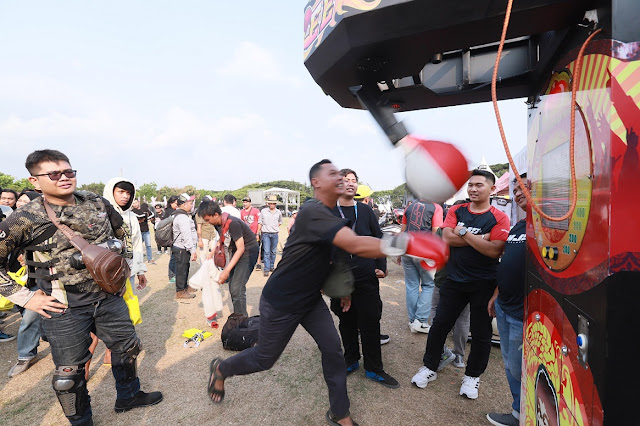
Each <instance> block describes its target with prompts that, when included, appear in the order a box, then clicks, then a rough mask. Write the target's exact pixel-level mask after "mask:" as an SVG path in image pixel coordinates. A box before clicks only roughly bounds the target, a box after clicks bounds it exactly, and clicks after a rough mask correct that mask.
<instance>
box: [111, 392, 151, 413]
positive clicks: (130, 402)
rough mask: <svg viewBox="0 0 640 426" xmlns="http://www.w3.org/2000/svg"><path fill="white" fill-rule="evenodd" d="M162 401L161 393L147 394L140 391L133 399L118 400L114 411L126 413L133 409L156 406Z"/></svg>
mask: <svg viewBox="0 0 640 426" xmlns="http://www.w3.org/2000/svg"><path fill="white" fill-rule="evenodd" d="M160 401H162V393H160V392H151V393H146V392H143V391H139V392H138V393H137V394H135V396H133V397H132V398H128V399H116V406H115V407H114V409H115V410H116V413H124V412H125V411H129V410H131V409H133V408H138V407H149V406H150V405H156V404H158V403H159V402H160Z"/></svg>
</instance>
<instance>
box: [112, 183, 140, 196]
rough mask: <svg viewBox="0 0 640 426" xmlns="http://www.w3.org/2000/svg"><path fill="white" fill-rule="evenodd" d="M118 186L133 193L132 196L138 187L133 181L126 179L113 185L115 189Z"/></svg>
mask: <svg viewBox="0 0 640 426" xmlns="http://www.w3.org/2000/svg"><path fill="white" fill-rule="evenodd" d="M116 188H120V189H124V190H125V191H127V192H129V194H131V197H133V196H134V195H135V194H134V192H135V191H136V189H135V188H134V186H133V184H132V183H131V182H127V181H125V180H123V181H120V182H118V183H116V184H115V185H113V189H114V190H115V189H116Z"/></svg>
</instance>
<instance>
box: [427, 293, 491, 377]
mask: <svg viewBox="0 0 640 426" xmlns="http://www.w3.org/2000/svg"><path fill="white" fill-rule="evenodd" d="M495 288H496V283H495V280H478V281H469V282H464V283H461V282H456V281H451V280H447V281H445V283H444V284H442V286H441V287H440V303H438V308H437V309H436V317H435V318H434V319H433V325H432V326H431V330H430V331H429V337H428V338H427V348H426V351H425V354H424V357H423V358H422V362H423V363H424V365H425V367H427V368H428V369H430V370H433V371H436V370H437V369H438V365H439V364H440V355H441V354H442V348H443V346H444V343H445V340H446V339H447V335H448V334H449V332H450V331H451V329H452V328H453V326H454V324H455V322H456V320H457V319H458V317H459V316H460V314H461V313H462V311H463V310H464V308H465V306H467V304H469V305H470V311H471V334H472V335H473V340H472V341H471V352H470V353H469V358H468V360H467V369H466V372H465V374H466V375H467V376H471V377H480V375H481V374H482V373H484V370H486V368H487V364H488V363H489V353H490V352H491V334H492V327H491V318H490V317H489V312H487V305H488V303H489V299H491V296H493V291H494V289H495Z"/></svg>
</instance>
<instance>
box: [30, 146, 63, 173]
mask: <svg viewBox="0 0 640 426" xmlns="http://www.w3.org/2000/svg"><path fill="white" fill-rule="evenodd" d="M47 161H50V162H52V163H59V162H61V161H66V162H67V163H69V164H71V162H70V161H69V157H67V156H66V155H64V154H63V153H61V152H60V151H56V150H55V149H41V150H39V151H33V152H32V153H31V154H29V155H28V156H27V160H26V161H25V163H24V166H25V167H26V168H27V170H29V173H31V175H32V176H33V174H34V173H35V172H37V171H38V170H37V167H38V165H40V163H44V162H47Z"/></svg>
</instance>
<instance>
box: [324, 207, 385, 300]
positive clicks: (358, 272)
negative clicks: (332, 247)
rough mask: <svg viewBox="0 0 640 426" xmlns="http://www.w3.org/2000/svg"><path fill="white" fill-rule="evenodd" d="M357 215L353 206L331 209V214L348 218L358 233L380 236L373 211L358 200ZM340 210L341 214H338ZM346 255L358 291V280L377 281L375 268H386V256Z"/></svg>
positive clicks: (383, 269)
mask: <svg viewBox="0 0 640 426" xmlns="http://www.w3.org/2000/svg"><path fill="white" fill-rule="evenodd" d="M356 205H357V207H358V210H357V213H358V214H357V217H356V207H355V206H340V208H338V206H337V205H336V206H335V207H334V208H333V209H331V210H332V211H333V214H334V215H335V216H337V217H342V215H344V218H345V219H349V226H350V227H351V229H353V231H354V232H355V233H356V234H358V235H364V236H369V237H377V238H382V231H381V230H380V225H379V224H378V219H377V218H376V217H375V213H374V212H373V210H372V209H371V207H369V206H368V205H367V204H364V203H360V202H358V203H357V204H356ZM341 212H342V214H340V213H341ZM354 223H355V226H354ZM346 257H347V258H348V259H349V265H350V266H351V267H352V268H353V269H352V272H353V277H354V279H355V281H356V291H358V281H371V280H375V281H377V280H378V278H377V277H376V272H375V270H376V269H380V270H381V271H386V270H387V258H386V257H384V258H380V259H368V258H365V257H359V256H355V255H350V254H349V253H346Z"/></svg>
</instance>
